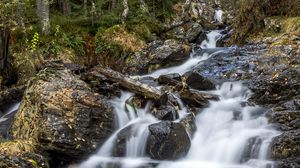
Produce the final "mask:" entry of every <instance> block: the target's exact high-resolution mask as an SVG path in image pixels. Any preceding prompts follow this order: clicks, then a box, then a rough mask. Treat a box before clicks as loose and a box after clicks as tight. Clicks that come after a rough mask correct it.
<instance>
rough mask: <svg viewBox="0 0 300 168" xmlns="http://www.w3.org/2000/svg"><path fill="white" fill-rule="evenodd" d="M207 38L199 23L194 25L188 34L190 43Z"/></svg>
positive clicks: (187, 37)
mask: <svg viewBox="0 0 300 168" xmlns="http://www.w3.org/2000/svg"><path fill="white" fill-rule="evenodd" d="M205 38H206V35H205V31H204V30H203V28H202V26H201V25H200V24H199V23H194V24H193V25H192V26H191V27H190V28H189V29H188V30H187V32H186V39H187V40H188V41H189V42H195V41H196V40H198V39H201V40H202V41H203V40H204V39H205ZM201 40H199V41H201Z"/></svg>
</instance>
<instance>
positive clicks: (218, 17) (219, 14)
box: [215, 9, 224, 23]
mask: <svg viewBox="0 0 300 168" xmlns="http://www.w3.org/2000/svg"><path fill="white" fill-rule="evenodd" d="M223 13H224V11H222V10H220V9H219V10H216V12H215V21H216V22H219V23H222V16H223Z"/></svg>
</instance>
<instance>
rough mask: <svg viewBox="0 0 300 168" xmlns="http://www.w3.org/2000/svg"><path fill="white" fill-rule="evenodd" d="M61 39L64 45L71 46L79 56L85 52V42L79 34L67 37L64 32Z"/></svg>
mask: <svg viewBox="0 0 300 168" xmlns="http://www.w3.org/2000/svg"><path fill="white" fill-rule="evenodd" d="M63 41H64V43H65V45H66V47H70V48H72V49H73V50H74V51H75V53H76V54H77V55H79V56H83V55H84V54H85V51H84V45H85V42H84V40H83V39H82V37H81V36H79V35H74V36H70V37H68V36H67V35H66V34H64V35H63Z"/></svg>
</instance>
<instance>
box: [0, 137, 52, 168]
mask: <svg viewBox="0 0 300 168" xmlns="http://www.w3.org/2000/svg"><path fill="white" fill-rule="evenodd" d="M0 153H1V154H0V168H7V167H10V168H37V167H39V168H48V167H49V164H48V160H47V158H46V157H45V156H42V155H41V151H38V150H37V148H36V145H35V144H34V143H33V142H32V141H23V140H18V141H7V142H3V143H0Z"/></svg>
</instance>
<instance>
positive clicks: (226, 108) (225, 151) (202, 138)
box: [158, 82, 279, 168]
mask: <svg viewBox="0 0 300 168" xmlns="http://www.w3.org/2000/svg"><path fill="white" fill-rule="evenodd" d="M213 93H214V94H217V95H219V96H220V101H211V102H210V106H209V107H208V108H206V109H204V110H203V111H202V112H201V113H200V114H199V115H197V117H196V125H197V131H196V133H195V135H194V137H193V139H192V146H191V148H190V151H189V153H188V155H187V156H186V157H185V158H183V159H182V160H180V161H178V162H172V163H170V162H166V163H162V164H161V165H160V166H159V167H158V168H165V167H168V168H177V167H178V166H182V167H186V168H198V167H205V168H227V167H228V168H233V167H236V168H266V167H273V162H271V161H268V160H267V158H268V156H267V152H266V151H267V149H268V147H269V145H270V142H271V141H270V140H271V139H272V138H273V137H275V136H277V135H278V134H279V132H278V131H275V130H273V129H272V128H271V127H270V126H269V124H268V122H267V119H266V117H264V116H263V115H261V113H263V111H261V110H262V109H261V108H260V107H258V106H247V105H243V104H245V103H246V101H247V98H248V97H249V94H250V91H249V90H248V89H247V88H246V87H245V86H243V85H242V84H241V83H239V82H237V83H231V82H229V83H224V84H223V85H221V86H220V87H219V89H217V90H216V91H214V92H213ZM253 141H254V142H257V143H253V144H252V143H251V142H253ZM256 149H257V150H256Z"/></svg>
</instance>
